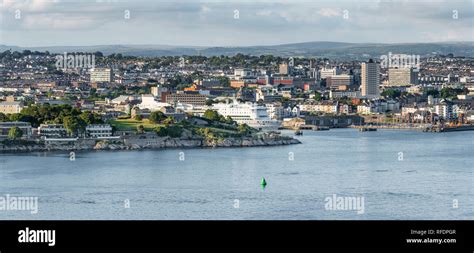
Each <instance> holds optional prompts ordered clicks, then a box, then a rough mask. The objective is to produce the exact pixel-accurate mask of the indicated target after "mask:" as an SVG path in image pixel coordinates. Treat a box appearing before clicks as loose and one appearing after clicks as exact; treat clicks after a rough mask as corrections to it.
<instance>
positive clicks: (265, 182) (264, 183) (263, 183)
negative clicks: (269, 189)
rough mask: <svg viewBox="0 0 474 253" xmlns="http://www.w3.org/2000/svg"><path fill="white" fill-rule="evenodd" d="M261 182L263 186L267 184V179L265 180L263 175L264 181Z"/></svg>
mask: <svg viewBox="0 0 474 253" xmlns="http://www.w3.org/2000/svg"><path fill="white" fill-rule="evenodd" d="M260 184H261V185H262V187H265V186H267V181H266V180H265V178H264V177H262V181H261V182H260Z"/></svg>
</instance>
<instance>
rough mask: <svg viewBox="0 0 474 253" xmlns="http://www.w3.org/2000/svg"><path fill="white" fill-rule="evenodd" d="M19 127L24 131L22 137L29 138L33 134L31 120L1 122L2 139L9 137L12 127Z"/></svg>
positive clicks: (0, 136) (0, 134)
mask: <svg viewBox="0 0 474 253" xmlns="http://www.w3.org/2000/svg"><path fill="white" fill-rule="evenodd" d="M13 127H18V128H19V129H20V130H21V131H22V132H23V136H22V138H26V139H29V138H30V137H31V134H32V128H31V124H30V123H29V122H21V121H14V122H0V139H5V138H8V132H9V131H10V129H11V128H13Z"/></svg>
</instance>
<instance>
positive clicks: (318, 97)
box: [314, 91, 323, 101]
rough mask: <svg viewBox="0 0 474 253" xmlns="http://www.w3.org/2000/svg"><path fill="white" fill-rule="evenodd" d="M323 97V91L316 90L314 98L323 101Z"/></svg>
mask: <svg viewBox="0 0 474 253" xmlns="http://www.w3.org/2000/svg"><path fill="white" fill-rule="evenodd" d="M322 98H323V96H322V95H321V93H319V92H317V91H315V92H314V100H316V101H321V99H322Z"/></svg>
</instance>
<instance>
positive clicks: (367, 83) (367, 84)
mask: <svg viewBox="0 0 474 253" xmlns="http://www.w3.org/2000/svg"><path fill="white" fill-rule="evenodd" d="M379 84H380V66H379V64H377V63H376V62H374V61H373V60H372V59H370V60H369V61H368V62H363V63H362V65H361V95H362V96H363V97H365V98H374V97H378V96H379Z"/></svg>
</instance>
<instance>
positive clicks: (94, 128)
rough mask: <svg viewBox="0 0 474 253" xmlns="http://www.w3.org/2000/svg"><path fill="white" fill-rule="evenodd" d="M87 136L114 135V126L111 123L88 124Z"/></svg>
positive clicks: (103, 136)
mask: <svg viewBox="0 0 474 253" xmlns="http://www.w3.org/2000/svg"><path fill="white" fill-rule="evenodd" d="M86 136H87V137H92V138H106V137H112V126H110V125H109V124H91V125H88V126H86Z"/></svg>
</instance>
